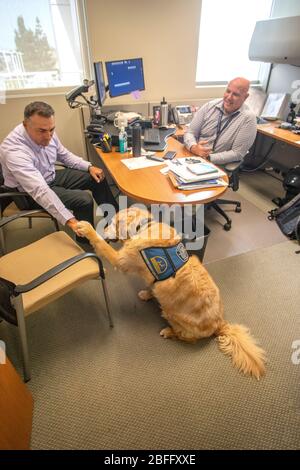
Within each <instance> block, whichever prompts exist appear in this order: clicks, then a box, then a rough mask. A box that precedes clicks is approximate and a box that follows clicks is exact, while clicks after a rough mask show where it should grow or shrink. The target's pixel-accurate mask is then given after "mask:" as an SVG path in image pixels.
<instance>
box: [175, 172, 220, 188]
mask: <svg viewBox="0 0 300 470" xmlns="http://www.w3.org/2000/svg"><path fill="white" fill-rule="evenodd" d="M168 177H169V178H170V181H171V182H172V184H173V186H175V188H177V189H183V190H185V191H191V190H194V189H210V188H219V187H225V186H228V184H227V183H225V181H224V180H222V178H216V179H210V180H205V181H194V182H192V183H183V182H182V181H180V179H179V178H177V177H176V176H175V175H173V174H172V173H171V172H169V173H168Z"/></svg>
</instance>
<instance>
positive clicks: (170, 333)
mask: <svg viewBox="0 0 300 470" xmlns="http://www.w3.org/2000/svg"><path fill="white" fill-rule="evenodd" d="M159 334H160V336H162V337H163V338H165V339H170V338H176V333H175V331H174V330H173V329H172V328H171V327H170V326H167V327H166V328H163V329H162V330H161V331H160V333H159Z"/></svg>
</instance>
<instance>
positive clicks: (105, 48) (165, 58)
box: [86, 0, 223, 104]
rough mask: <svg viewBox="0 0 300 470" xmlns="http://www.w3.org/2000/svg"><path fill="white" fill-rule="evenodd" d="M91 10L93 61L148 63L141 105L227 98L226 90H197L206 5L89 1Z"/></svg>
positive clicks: (196, 1)
mask: <svg viewBox="0 0 300 470" xmlns="http://www.w3.org/2000/svg"><path fill="white" fill-rule="evenodd" d="M86 5H87V21H88V30H89V41H90V47H91V56H92V60H93V61H98V60H102V61H106V60H115V59H126V58H131V57H142V58H143V62H144V73H145V86H146V90H145V91H144V92H142V93H141V101H144V102H145V101H160V100H161V99H162V97H163V96H165V97H166V99H167V101H171V100H185V99H193V98H211V97H212V96H213V97H218V96H222V92H223V89H221V90H220V89H219V88H217V89H216V88H214V89H207V88H196V87H195V80H196V62H197V51H198V36H199V24H200V12H201V0H188V1H187V0H151V1H150V0H147V1H146V0H108V1H98V0H87V1H86ZM133 101H134V100H133V98H131V97H130V96H124V97H120V98H114V99H112V100H110V102H111V104H117V103H130V102H133ZM106 104H107V103H106Z"/></svg>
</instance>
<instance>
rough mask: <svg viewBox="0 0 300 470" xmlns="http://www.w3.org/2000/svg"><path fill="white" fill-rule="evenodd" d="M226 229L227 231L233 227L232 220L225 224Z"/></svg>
mask: <svg viewBox="0 0 300 470" xmlns="http://www.w3.org/2000/svg"><path fill="white" fill-rule="evenodd" d="M223 228H224V230H226V232H228V231H229V230H230V229H231V222H227V223H226V224H225V225H224V226H223Z"/></svg>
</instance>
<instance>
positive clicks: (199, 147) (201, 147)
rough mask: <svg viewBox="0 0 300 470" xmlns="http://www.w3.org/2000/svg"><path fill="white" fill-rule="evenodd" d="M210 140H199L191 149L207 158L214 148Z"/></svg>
mask: <svg viewBox="0 0 300 470" xmlns="http://www.w3.org/2000/svg"><path fill="white" fill-rule="evenodd" d="M208 142H209V141H208V140H199V142H198V144H195V145H192V146H191V148H190V151H191V152H192V153H194V154H195V155H199V157H203V158H207V157H208V156H209V154H210V153H211V150H212V148H211V147H209V146H208V145H207V144H208Z"/></svg>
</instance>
